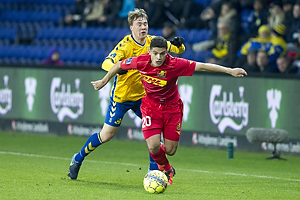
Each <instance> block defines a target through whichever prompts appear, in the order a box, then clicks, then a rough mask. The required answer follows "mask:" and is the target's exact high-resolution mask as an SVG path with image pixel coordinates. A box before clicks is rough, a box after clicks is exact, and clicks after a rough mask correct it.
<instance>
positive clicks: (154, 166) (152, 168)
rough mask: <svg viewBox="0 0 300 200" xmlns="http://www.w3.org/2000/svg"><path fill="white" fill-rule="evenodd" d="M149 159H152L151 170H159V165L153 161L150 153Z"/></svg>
mask: <svg viewBox="0 0 300 200" xmlns="http://www.w3.org/2000/svg"><path fill="white" fill-rule="evenodd" d="M149 159H150V165H149V170H158V166H157V163H156V162H155V161H154V160H153V158H152V156H151V154H150V153H149Z"/></svg>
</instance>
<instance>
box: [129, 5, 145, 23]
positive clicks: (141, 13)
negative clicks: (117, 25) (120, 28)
mask: <svg viewBox="0 0 300 200" xmlns="http://www.w3.org/2000/svg"><path fill="white" fill-rule="evenodd" d="M140 17H142V18H146V19H147V21H148V15H147V13H146V11H145V10H144V9H142V8H135V9H134V11H130V12H129V13H128V24H129V26H132V25H133V21H134V20H136V19H137V18H140Z"/></svg>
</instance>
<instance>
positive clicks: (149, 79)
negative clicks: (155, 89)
mask: <svg viewBox="0 0 300 200" xmlns="http://www.w3.org/2000/svg"><path fill="white" fill-rule="evenodd" d="M143 78H144V81H146V82H147V83H150V84H153V85H158V86H160V87H164V86H166V85H167V81H165V80H161V79H158V78H154V77H151V76H146V75H143Z"/></svg>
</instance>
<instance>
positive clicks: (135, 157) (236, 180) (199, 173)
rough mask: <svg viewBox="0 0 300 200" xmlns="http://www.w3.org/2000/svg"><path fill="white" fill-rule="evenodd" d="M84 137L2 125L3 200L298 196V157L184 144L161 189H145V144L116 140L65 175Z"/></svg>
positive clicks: (0, 177)
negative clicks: (11, 129) (231, 152)
mask: <svg viewBox="0 0 300 200" xmlns="http://www.w3.org/2000/svg"><path fill="white" fill-rule="evenodd" d="M86 139H87V138H85V137H74V136H54V135H35V134H20V133H5V132H0V199H88V198H90V199H118V200H120V199H213V200H215V199H222V200H223V199H239V200H240V199H263V200H266V199H272V200H273V199H284V200H286V199H298V198H299V195H300V173H299V172H300V168H299V166H300V159H299V157H296V156H287V155H284V156H283V157H284V158H287V159H288V160H287V161H283V160H277V159H274V160H266V159H265V158H266V157H269V156H270V154H256V153H246V152H235V153H234V159H228V158H227V151H224V150H215V149H205V148H195V147H194V148H192V147H185V146H179V148H178V150H177V153H176V155H175V156H173V157H169V160H170V162H171V164H172V165H173V166H174V167H175V169H176V176H175V178H174V183H173V185H171V186H168V188H167V190H166V191H165V192H164V193H162V194H149V193H147V192H146V191H145V190H144V189H143V184H142V182H143V178H144V175H145V174H146V172H147V168H148V163H149V161H148V153H147V147H146V144H145V143H142V142H132V141H131V142H129V141H117V140H112V141H110V142H108V143H106V144H104V145H102V146H100V147H98V148H97V149H96V150H95V151H94V152H92V153H91V154H90V155H89V156H88V157H87V158H86V159H85V161H84V163H83V165H82V167H81V170H80V173H79V176H78V179H77V180H76V181H74V180H70V179H69V177H67V172H68V168H69V163H70V160H71V157H72V155H73V154H74V153H75V152H78V151H79V150H80V148H81V147H82V145H83V144H84V143H85V141H86Z"/></svg>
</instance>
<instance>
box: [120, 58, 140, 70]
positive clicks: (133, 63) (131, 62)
mask: <svg viewBox="0 0 300 200" xmlns="http://www.w3.org/2000/svg"><path fill="white" fill-rule="evenodd" d="M120 66H121V68H122V69H124V70H128V69H136V68H137V57H132V58H127V59H125V60H123V61H122V62H121V64H120Z"/></svg>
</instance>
